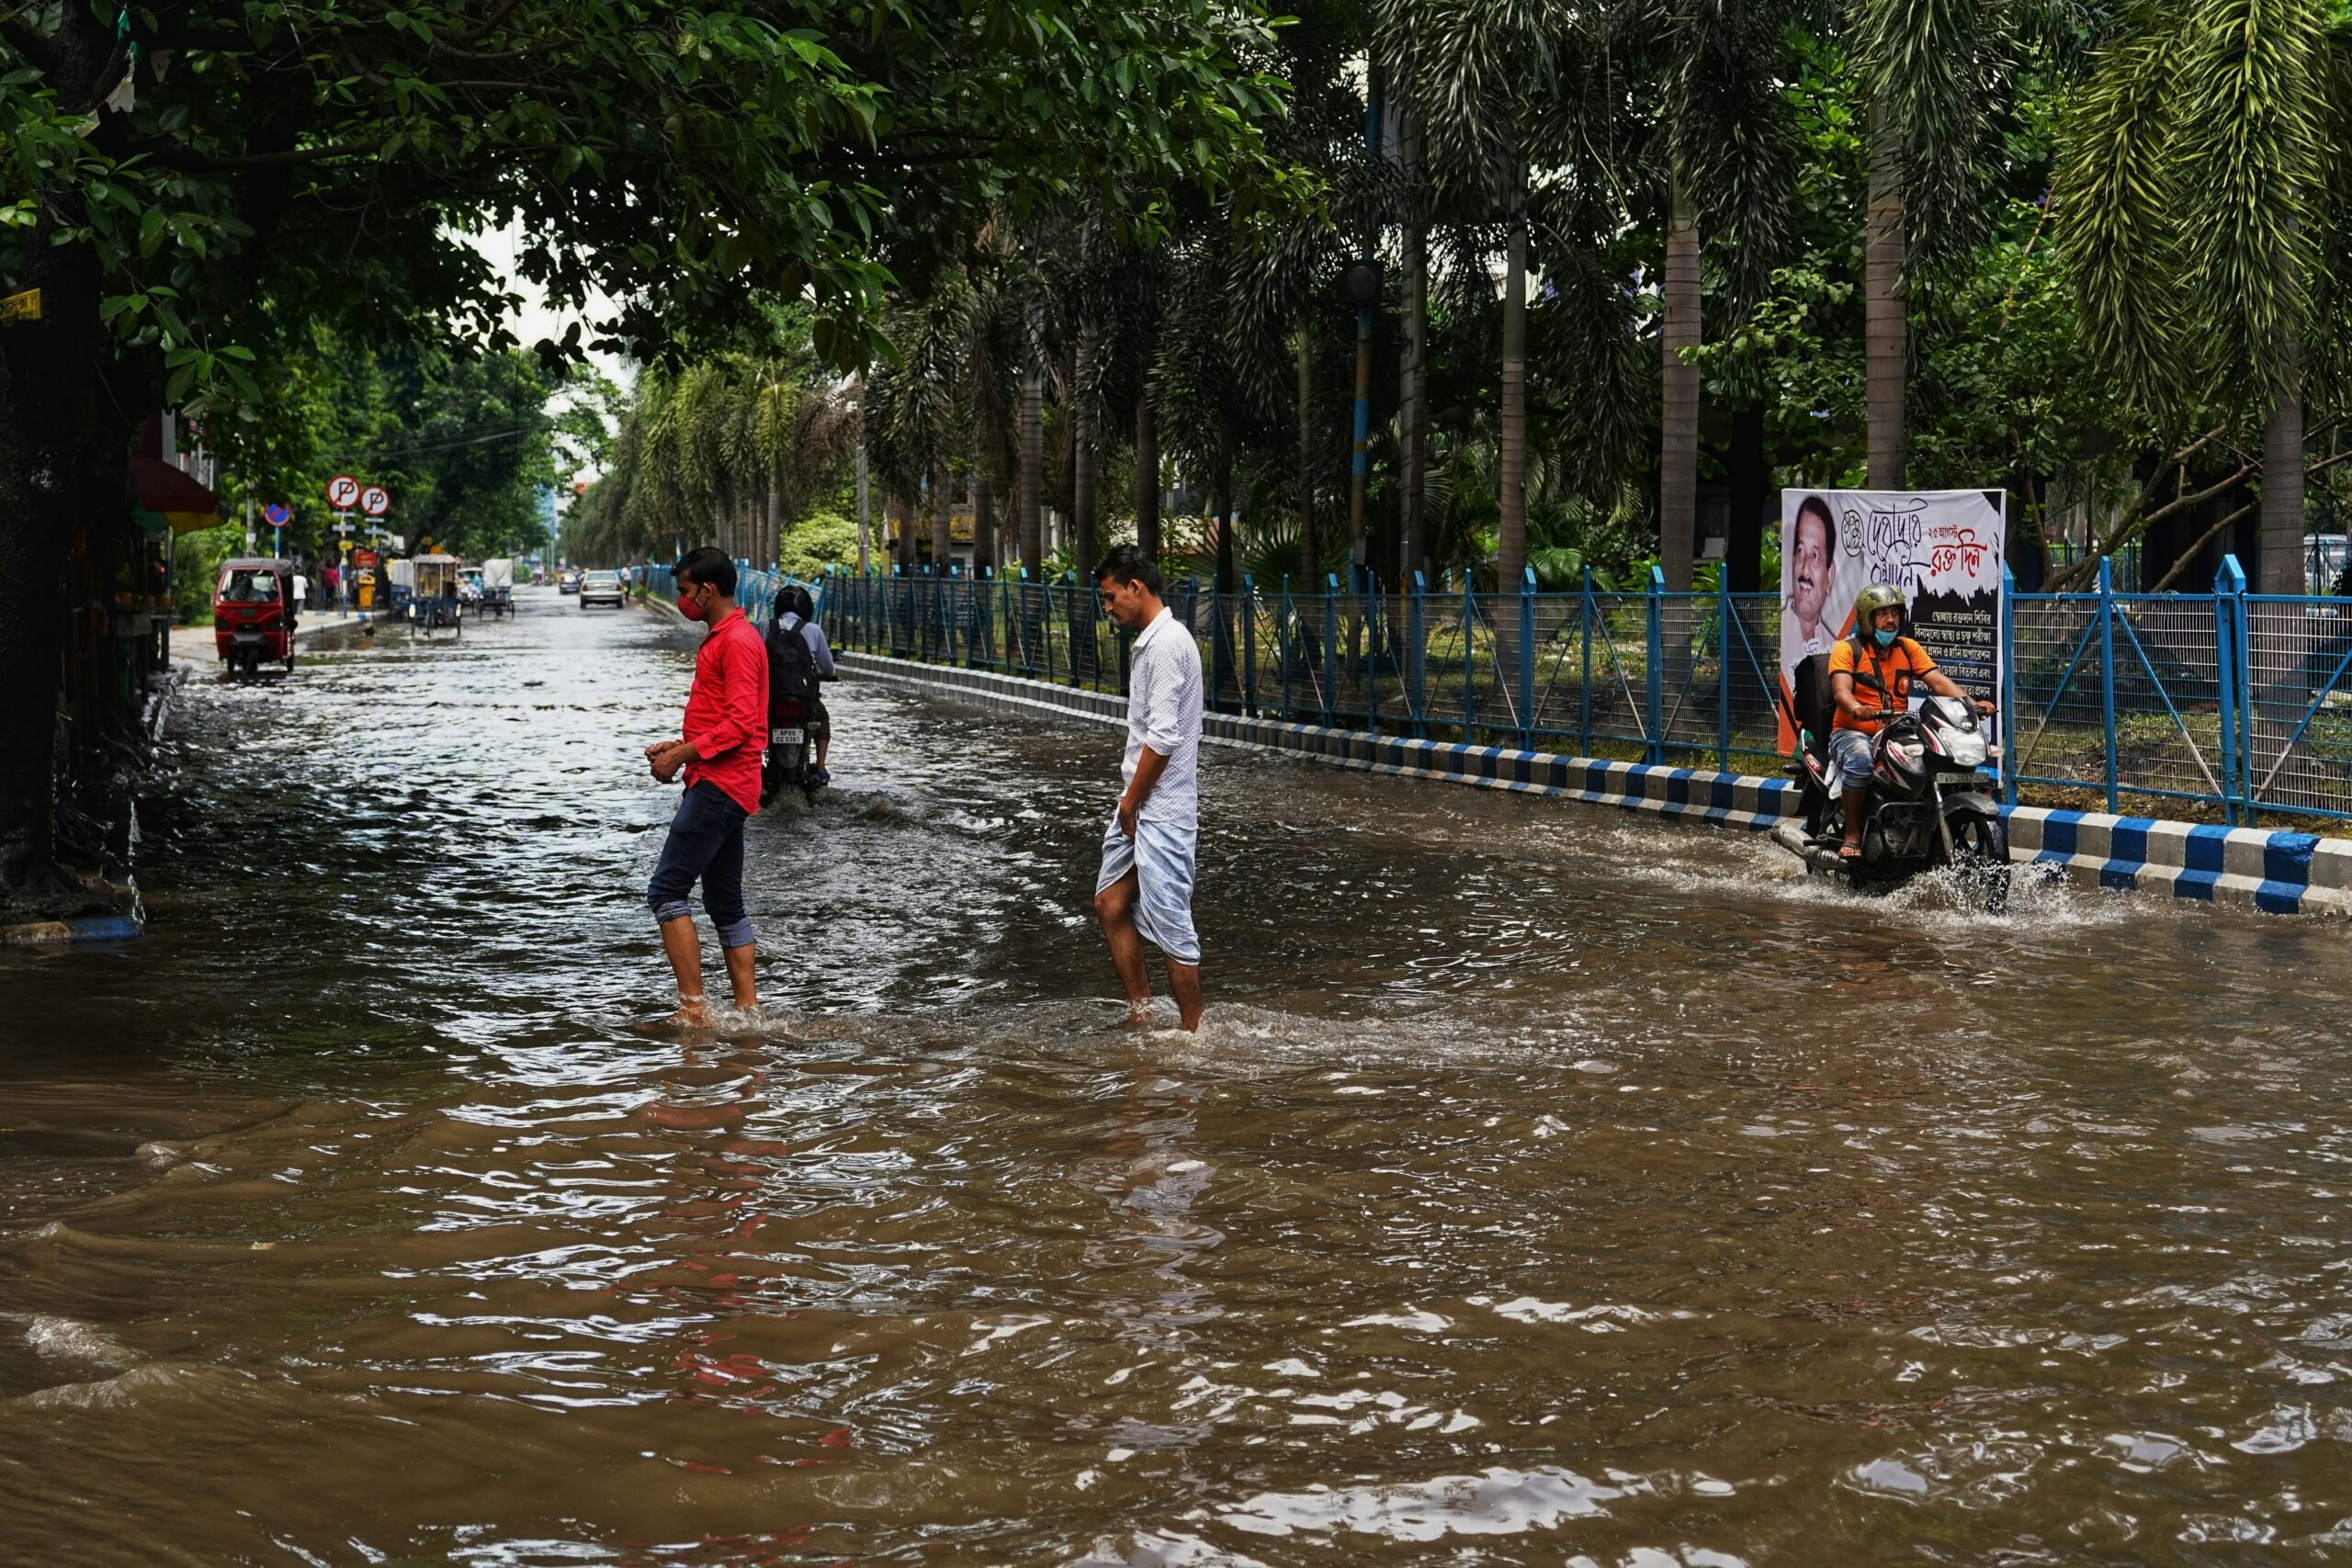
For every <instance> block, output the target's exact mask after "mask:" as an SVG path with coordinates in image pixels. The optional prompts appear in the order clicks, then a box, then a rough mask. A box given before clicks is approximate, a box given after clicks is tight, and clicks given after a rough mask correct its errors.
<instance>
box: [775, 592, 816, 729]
mask: <svg viewBox="0 0 2352 1568" xmlns="http://www.w3.org/2000/svg"><path fill="white" fill-rule="evenodd" d="M781 702H794V703H797V704H799V705H800V711H801V712H803V713H806V712H808V711H809V709H810V708H811V707H813V706H815V705H816V702H817V656H816V655H815V654H813V653H811V652H809V639H808V638H807V637H802V636H801V635H800V628H799V627H798V626H786V625H785V624H784V618H783V617H782V616H781V615H779V616H778V617H776V620H775V625H773V626H769V627H768V713H769V716H771V717H773V716H775V705H776V704H778V703H781Z"/></svg>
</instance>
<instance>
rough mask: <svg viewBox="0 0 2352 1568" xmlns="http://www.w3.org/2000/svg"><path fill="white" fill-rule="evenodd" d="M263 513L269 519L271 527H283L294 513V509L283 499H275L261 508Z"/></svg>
mask: <svg viewBox="0 0 2352 1568" xmlns="http://www.w3.org/2000/svg"><path fill="white" fill-rule="evenodd" d="M261 514H262V515H263V516H264V517H266V518H268V519H269V525H270V526H271V527H273V528H283V527H285V526H286V525H287V522H288V519H290V518H292V516H293V515H294V509H293V508H292V507H290V506H288V505H287V504H286V503H285V502H282V501H273V502H270V503H269V504H268V505H267V506H265V507H263V508H262V509H261Z"/></svg>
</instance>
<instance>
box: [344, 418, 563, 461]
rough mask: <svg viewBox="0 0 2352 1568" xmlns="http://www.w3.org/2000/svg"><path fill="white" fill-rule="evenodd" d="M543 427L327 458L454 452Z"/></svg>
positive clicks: (385, 458)
mask: <svg viewBox="0 0 2352 1568" xmlns="http://www.w3.org/2000/svg"><path fill="white" fill-rule="evenodd" d="M541 428H542V427H541V426H539V425H536V424H518V425H516V426H515V428H514V429H512V430H499V431H493V432H492V433H491V434H488V435H470V436H468V437H466V438H465V439H463V440H460V441H435V442H428V443H427V444H426V445H424V446H398V447H394V448H393V449H392V450H391V451H389V452H345V453H343V454H341V455H340V456H337V457H330V458H328V459H326V460H327V461H328V462H331V463H381V462H385V461H388V460H390V459H391V458H393V457H421V456H423V455H424V454H425V453H427V452H452V451H455V450H457V449H458V447H460V446H487V445H489V444H490V443H491V442H492V441H511V440H513V439H514V438H515V436H517V435H529V434H532V433H534V432H535V431H538V430H540V429H541ZM547 434H550V435H552V434H555V432H554V431H553V430H548V432H547Z"/></svg>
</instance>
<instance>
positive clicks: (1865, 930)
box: [0, 593, 2352, 1568]
mask: <svg viewBox="0 0 2352 1568" xmlns="http://www.w3.org/2000/svg"><path fill="white" fill-rule="evenodd" d="M342 641H343V642H344V644H345V649H344V650H342V651H335V650H333V649H322V650H321V651H320V652H318V653H315V654H311V655H306V657H305V659H304V660H303V664H302V668H301V669H300V672H299V673H298V675H297V676H296V677H295V678H294V679H293V680H292V681H290V682H285V683H283V684H280V685H276V686H270V687H262V688H255V689H243V688H232V687H226V686H222V685H220V684H218V683H217V682H215V681H214V680H213V679H212V678H211V676H210V674H209V672H207V673H206V674H204V675H203V676H201V677H199V679H198V681H197V682H196V683H194V684H193V685H192V686H191V687H190V689H189V690H188V692H187V694H186V696H185V698H184V700H183V701H182V703H181V705H180V706H179V708H178V710H177V715H176V718H175V739H174V740H173V742H172V744H171V747H170V755H169V758H168V759H167V767H166V769H165V771H164V773H163V775H162V777H161V779H160V780H159V782H158V785H157V789H156V791H155V796H154V798H153V800H152V801H151V803H150V805H149V807H147V811H146V816H145V825H146V829H147V835H148V837H147V843H146V848H145V854H146V863H145V870H144V874H143V880H144V882H145V885H146V886H147V888H148V891H149V901H150V908H151V911H152V914H153V928H152V931H151V934H149V935H148V936H147V937H146V938H145V939H144V940H143V941H141V942H138V943H136V944H133V945H130V946H126V947H123V948H120V949H117V950H93V951H82V952H61V953H29V952H14V953H6V954H0V1499H5V1506H0V1562H6V1563H11V1564H14V1563H40V1564H50V1563H67V1564H82V1563H89V1564H140V1565H151V1564H166V1563H168V1564H178V1563H241V1564H242V1563H254V1564H279V1563H287V1564H295V1563H309V1564H336V1565H342V1564H355V1565H356V1564H387V1563H403V1564H416V1563H444V1562H448V1563H463V1564H479V1565H483V1568H491V1565H499V1568H505V1565H523V1564H534V1565H537V1564H545V1565H550V1568H552V1565H558V1564H563V1565H569V1564H580V1563H627V1564H736V1563H804V1562H805V1563H830V1562H859V1563H864V1562H906V1563H913V1562H922V1563H940V1564H993V1563H1005V1564H1028V1563H1045V1564H1074V1563H1090V1564H1111V1563H1127V1564H1166V1565H1180V1564H1181V1565H1200V1564H1249V1563H1258V1564H1265V1565H1269V1568H1272V1565H1276V1564H1308V1563H1312V1564H1325V1563H1346V1564H1353V1563H1448V1564H1474V1563H1476V1564H1487V1563H1529V1564H1539V1563H1540V1564H1555V1565H1557V1564H1572V1565H1609V1568H1669V1565H1677V1564H1679V1565H1681V1568H1728V1565H1732V1564H1752V1565H1761V1564H1768V1563H1772V1564H1779V1563H1791V1564H1812V1563H1832V1564H1846V1563H1857V1564H1859V1563H1883V1562H1933V1563H1984V1564H1995V1563H1998V1564H2017V1563H2098V1564H2107V1563H2127V1562H2197V1563H2204V1562H2211V1563H2224V1562H2226V1563H2232V1564H2243V1563H2273V1562H2278V1563H2287V1562H2324V1561H2331V1560H2333V1561H2344V1560H2352V1467H2347V1464H2346V1460H2347V1458H2352V1447H2348V1446H2347V1445H2352V1406H2347V1404H2346V1391H2347V1388H2352V1280H2347V1273H2352V1226H2347V1224H2346V1219H2345V1207H2346V1205H2345V1201H2344V1200H2343V1199H2342V1198H2341V1197H2340V1196H2339V1194H2340V1193H2341V1192H2344V1191H2346V1190H2352V1168H2347V1165H2346V1159H2347V1156H2352V1142H2348V1141H2347V1137H2346V1129H2347V1125H2348V1124H2352V1113H2348V1112H2352V1107H2347V1088H2346V1085H2347V1083H2348V1082H2352V1044H2347V1042H2346V1018H2347V1010H2346V1009H2347V1003H2352V978H2347V965H2346V943H2347V940H2352V939H2348V938H2347V933H2346V928H2345V927H2344V926H2343V925H2342V924H2340V923H2325V922H2322V921H2316V920H2313V921H2299V920H2290V919H2267V918H2261V917H2256V916H2248V915H2233V914H2229V913H2216V912H2213V911H2210V910H2203V909H2194V908H2173V907H2171V906H2169V905H2166V904H2164V903H2158V902H2149V901H2131V900H2127V899H2121V898H2115V897H2094V896H2089V895H2083V894H2076V893H2070V892H2065V891H2063V890H2050V889H2045V890H2040V891H2032V892H2029V893H2027V894H2025V895H2023V896H2021V897H2020V898H2019V900H2018V908H2017V910H2016V912H2015V913H2013V914H2012V915H2011V916H2009V917H2007V918H2006V919H1984V918H1979V917H1975V916H1971V915H1966V914H1962V913H1958V912H1955V911H1954V910H1953V909H1952V908H1948V907H1947V901H1946V900H1944V899H1943V898H1942V897H1940V896H1939V892H1938V890H1936V889H1933V888H1928V889H1922V890H1920V891H1918V892H1917V893H1915V894H1912V895H1909V896H1906V897H1904V898H1902V899H1899V900H1896V901H1894V902H1890V903H1883V904H1878V905H1873V906H1856V905H1852V904H1848V903H1844V902H1840V901H1838V899H1837V898H1836V897H1833V896H1830V895H1827V894H1826V893H1824V892H1821V891H1819V890H1818V889H1816V888H1815V887H1814V886H1810V885H1808V884H1806V883H1805V882H1804V881H1802V880H1799V879H1792V877H1791V875H1790V874H1789V872H1788V869H1787V867H1786V866H1784V864H1783V863H1782V857H1780V856H1779V854H1778V852H1776V851H1773V850H1771V849H1770V847H1769V846H1768V845H1766V844H1763V843H1762V842H1760V841H1758V840H1755V839H1752V838H1749V837H1745V836H1740V835H1736V834H1729V833H1720V832H1710V831H1707V830H1703V829H1684V828H1669V827H1664V826H1659V825H1656V824H1652V823H1648V822H1645V821H1642V820H1639V819H1635V818H1628V817H1625V816H1623V815H1618V814H1613V813H1607V812H1602V811H1598V810H1590V809H1585V808H1577V807H1564V806H1561V805H1558V804H1555V803H1547V802H1544V801H1539V800H1528V799H1523V798H1520V797H1515V796H1507V795H1487V794H1481V793H1478V792H1475V791H1468V790H1458V789H1446V788H1440V787H1435V786H1422V785H1410V784H1401V783H1398V782H1397V781H1393V780H1384V779H1377V778H1371V777H1365V776H1361V775H1355V774H1350V773H1340V772H1334V771H1329V770H1324V769H1318V768H1317V767H1314V766H1312V765H1309V764H1305V763H1300V762H1295V761H1280V760H1272V759H1267V758H1262V757H1256V756H1243V755H1235V754H1231V753H1227V752H1224V751H1216V752H1213V753H1212V755H1211V756H1210V758H1209V759H1208V770H1207V778H1208V783H1207V788H1208V792H1209V801H1208V826H1207V833H1206V840H1205V845H1204V863H1203V867H1202V877H1201V886H1202V890H1203V891H1202V908H1201V920H1200V923H1201V927H1202V931H1203V934H1204V939H1205V941H1206V943H1207V954H1208V968H1207V975H1208V979H1209V983H1210V986H1211V1001H1212V1011H1211V1014H1210V1018H1211V1026H1210V1028H1209V1029H1208V1030H1207V1031H1206V1032H1204V1034H1203V1035H1202V1036H1200V1037H1199V1038H1197V1039H1194V1038H1187V1037H1185V1036H1183V1035H1182V1034H1179V1033H1177V1032H1173V1031H1167V1032H1143V1033H1131V1032H1126V1031H1125V1030H1123V1029H1121V1028H1119V1027H1118V1026H1117V1025H1118V1021H1119V1016H1120V1009H1119V1007H1118V1006H1117V1005H1116V1002H1115V986H1114V981H1113V978H1112V976H1111V974H1110V970H1109V967H1108V964H1107V963H1106V962H1105V961H1104V960H1103V957H1102V955H1101V953H1100V951H1099V948H1098V944H1097V940H1096V938H1095V936H1094V934H1093V932H1092V931H1091V929H1090V927H1089V924H1088V921H1087V918H1086V910H1087V898H1088V894H1089V893H1090V891H1091V886H1092V883H1091V876H1092V855H1093V849H1094V844H1095V840H1096V834H1097V831H1098V825H1099V823H1100V821H1101V820H1102V818H1103V816H1104V814H1105V813H1107V811H1108V809H1109V807H1110V802H1111V799H1112V793H1113V785H1114V768H1115V762H1116V758H1117V739H1116V735H1115V732H1114V731H1111V730H1108V729H1104V728H1093V727H1086V726H1080V725H1075V724H1072V725H1069V726H1060V725H1056V724H1053V723H1048V722H1043V721H1037V720H1031V719H1018V720H1016V719H1009V718H1005V717H1001V716H990V715H986V714H981V713H978V712H976V711H974V710H971V709H968V708H963V707H958V706H955V705H950V704H947V703H944V702H939V701H933V700H931V699H928V698H923V697H919V696H914V695H910V694H904V693H899V692H894V691H890V690H886V689H881V688H877V687H876V686H874V685H871V684H865V685H861V684H856V683H849V684H846V685H845V686H844V687H842V688H837V689H836V690H837V693H838V695H837V697H836V700H835V703H834V707H835V712H836V714H837V716H838V718H839V726H840V729H841V739H840V743H839V747H838V750H837V752H836V756H835V772H836V773H837V775H838V777H839V780H840V787H839V788H838V789H837V790H836V791H835V792H833V794H832V795H831V796H830V797H829V798H827V799H826V800H825V801H824V802H823V803H822V804H821V805H820V807H818V808H817V809H816V810H815V811H814V812H813V813H809V814H804V815H797V816H787V817H780V818H762V819H759V820H756V821H755V822H754V823H753V824H752V829H751V847H752V876H751V882H752V908H753V913H754V915H755V916H756V917H757V918H758V919H760V920H761V922H762V930H763V937H762V949H763V959H762V963H763V975H764V978H765V983H766V986H767V992H768V1003H767V1006H766V1007H765V1009H764V1010H763V1012H762V1013H761V1014H760V1015H759V1016H758V1017H756V1018H750V1019H743V1020H739V1021H737V1022H736V1024H735V1025H733V1026H732V1027H730V1028H729V1030H728V1031H727V1032H726V1033H725V1035H724V1037H723V1038H710V1039H706V1040H701V1041H695V1042H684V1043H682V1042H678V1041H659V1040H649V1039H647V1038H644V1037H642V1036H640V1035H638V1034H635V1033H632V1032H630V1029H629V1025H630V1024H631V1023H632V1022H633V1021H637V1020H639V1019H641V1018H643V1017H645V1016H646V1015H648V1014H650V1013H652V1012H655V1011H658V1010H660V1009H661V1008H662V1004H663V996H662V989H663V987H662V983H661V967H660V965H661V960H660V956H659V950H658V947H657V945H656V942H655V937H654V932H653V931H652V928H651V925H650V919H649V918H648V916H647V914H646V912H645V910H644V908H643V905H642V903H641V900H640V892H639V890H640V888H641V886H642V885H643V882H644V878H645V875H646V874H647V872H648V870H649V869H650V864H651V863H652V860H653V857H654V855H655V852H656V851H657V849H658V848H659V845H660V842H661V838H662V827H663V825H664V823H665V821H666V819H667V813H668V809H669V806H670V803H671V801H672V800H673V796H672V795H670V794H669V793H668V792H666V791H664V790H662V789H661V788H659V787H658V786H655V785H653V784H651V783H650V782H649V781H648V780H646V779H645V778H644V777H643V774H642V771H641V768H640V767H639V764H638V761H637V748H638V747H639V745H640V744H641V743H642V742H643V741H645V740H646V739H652V738H654V737H656V736H658V735H660V734H661V733H662V731H663V730H664V729H665V728H667V727H668V726H669V725H670V724H671V723H672V722H673V719H672V716H673V713H674V710H675V707H676V705H677V703H678V702H679V700H680V698H681V696H682V694H683V692H684V685H685V682H686V679H687V675H688V671H689V669H690V659H691V640H690V637H688V635H687V634H685V633H683V632H681V631H678V630H676V629H673V627H671V626H667V625H665V624H664V623H663V622H662V620H660V619H658V618H657V617H655V616H654V615H650V614H647V613H643V612H635V611H631V612H625V613H612V612H605V611H597V612H587V613H583V612H581V611H578V610H577V609H575V608H573V607H572V604H571V601H569V600H559V599H558V598H556V597H555V596H554V595H553V594H552V593H541V594H526V595H525V605H524V613H523V614H522V615H520V616H518V617H517V618H516V619H515V622H514V623H512V624H511V625H509V626H497V627H487V628H476V629H474V630H471V631H469V632H468V633H467V635H466V637H465V639H464V641H463V642H462V643H461V644H456V645H445V646H440V647H434V648H430V649H420V648H414V647H412V646H410V645H409V644H408V643H407V642H406V640H405V639H404V638H402V637H399V636H397V635H393V634H388V635H386V636H384V637H380V638H379V639H377V641H378V645H377V646H374V647H360V646H356V641H355V639H350V638H344V639H342Z"/></svg>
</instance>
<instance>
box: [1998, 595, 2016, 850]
mask: <svg viewBox="0 0 2352 1568" xmlns="http://www.w3.org/2000/svg"><path fill="white" fill-rule="evenodd" d="M2017 597H2018V576H2017V573H2016V572H2013V571H2011V570H2009V563H2008V562H2007V561H2003V562H2002V563H2001V603H2000V615H2001V629H2000V645H1999V646H2000V651H1999V653H1998V655H1997V657H1998V658H1999V659H2000V660H2001V674H2000V682H1999V687H2000V694H2001V698H2000V700H2001V799H2002V801H2003V802H2004V803H2005V804H2007V805H2009V806H2015V805H2016V804H2017V803H2018V749H2017V724H2018V718H2017V712H2018V605H2017Z"/></svg>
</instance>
